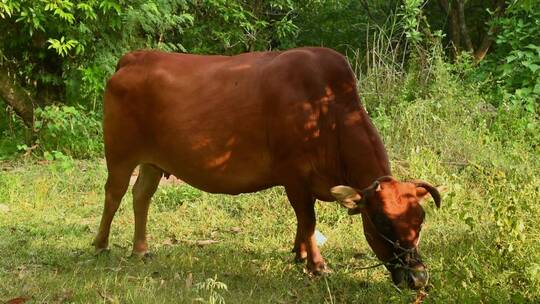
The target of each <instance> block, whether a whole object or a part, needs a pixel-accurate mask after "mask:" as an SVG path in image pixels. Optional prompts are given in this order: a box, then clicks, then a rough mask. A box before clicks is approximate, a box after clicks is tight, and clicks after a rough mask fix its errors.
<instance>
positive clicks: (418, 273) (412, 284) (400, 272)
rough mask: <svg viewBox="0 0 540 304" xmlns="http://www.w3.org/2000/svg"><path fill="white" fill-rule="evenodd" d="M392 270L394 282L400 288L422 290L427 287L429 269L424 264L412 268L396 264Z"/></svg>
mask: <svg viewBox="0 0 540 304" xmlns="http://www.w3.org/2000/svg"><path fill="white" fill-rule="evenodd" d="M390 268H391V269H390V273H391V274H392V281H393V282H394V284H395V285H396V286H397V287H400V288H407V287H408V288H411V289H415V290H416V289H420V288H422V287H424V286H426V284H427V282H428V279H429V275H428V272H427V269H426V267H425V266H424V265H423V264H422V263H418V264H416V265H415V266H412V267H411V266H403V265H399V264H396V265H395V266H390Z"/></svg>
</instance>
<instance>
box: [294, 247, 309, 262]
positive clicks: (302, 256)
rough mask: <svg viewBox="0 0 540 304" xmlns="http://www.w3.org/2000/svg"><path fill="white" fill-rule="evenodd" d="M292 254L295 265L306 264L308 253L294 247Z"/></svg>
mask: <svg viewBox="0 0 540 304" xmlns="http://www.w3.org/2000/svg"><path fill="white" fill-rule="evenodd" d="M291 252H292V253H294V262H295V263H297V264H300V263H304V262H305V261H306V260H307V252H306V251H303V252H300V250H298V248H296V246H295V247H293V249H292V250H291Z"/></svg>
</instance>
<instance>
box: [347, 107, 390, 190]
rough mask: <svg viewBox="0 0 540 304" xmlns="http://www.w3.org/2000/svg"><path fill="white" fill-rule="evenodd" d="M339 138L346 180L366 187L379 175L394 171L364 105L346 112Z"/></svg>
mask: <svg viewBox="0 0 540 304" xmlns="http://www.w3.org/2000/svg"><path fill="white" fill-rule="evenodd" d="M339 139H340V142H339V150H340V151H339V153H340V159H341V172H342V174H341V175H342V178H343V182H344V183H345V184H347V185H349V186H352V187H355V188H359V189H363V188H365V187H367V186H369V185H370V184H371V183H373V182H374V181H375V180H376V179H377V178H379V177H381V176H385V175H391V172H390V163H389V161H388V155H387V153H386V149H385V148H384V145H383V143H382V140H381V137H380V136H379V133H378V132H377V130H376V129H375V127H374V126H373V124H372V123H371V120H370V119H369V117H368V115H367V113H366V111H365V110H364V108H363V107H357V108H353V109H352V110H350V111H346V112H345V113H344V115H343V120H342V123H341V130H340V137H339Z"/></svg>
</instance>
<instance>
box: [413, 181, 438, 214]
mask: <svg viewBox="0 0 540 304" xmlns="http://www.w3.org/2000/svg"><path fill="white" fill-rule="evenodd" d="M412 183H413V184H415V185H416V187H421V188H424V189H426V190H427V191H428V192H429V194H431V197H433V200H434V201H435V205H436V206H437V208H440V207H441V194H440V193H439V190H437V188H435V187H433V186H432V185H430V184H429V183H427V182H424V181H419V180H416V181H412Z"/></svg>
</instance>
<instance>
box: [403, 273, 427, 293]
mask: <svg viewBox="0 0 540 304" xmlns="http://www.w3.org/2000/svg"><path fill="white" fill-rule="evenodd" d="M427 281H428V274H427V271H425V270H423V271H415V270H412V271H410V272H409V275H408V276H407V283H408V284H409V287H410V288H412V289H420V288H422V287H424V286H425V285H426V283H427Z"/></svg>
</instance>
